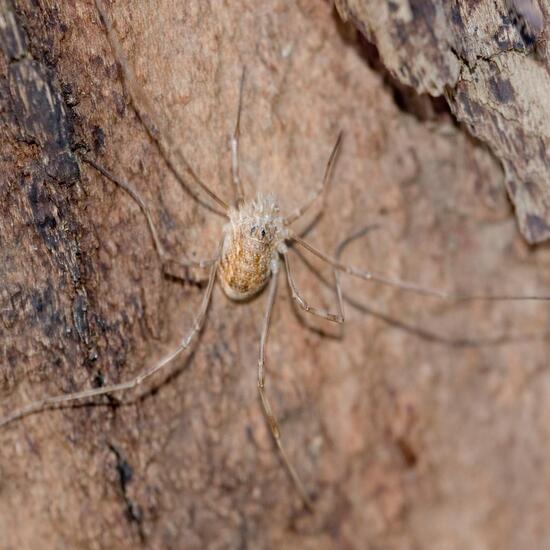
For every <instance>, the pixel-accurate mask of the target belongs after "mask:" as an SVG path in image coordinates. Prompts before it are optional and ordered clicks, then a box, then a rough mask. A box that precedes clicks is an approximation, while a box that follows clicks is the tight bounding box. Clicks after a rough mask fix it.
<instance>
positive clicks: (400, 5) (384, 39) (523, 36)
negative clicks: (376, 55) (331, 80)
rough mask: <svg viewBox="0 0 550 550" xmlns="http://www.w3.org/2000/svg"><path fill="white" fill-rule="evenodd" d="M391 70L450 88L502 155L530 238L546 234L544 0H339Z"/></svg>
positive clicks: (434, 87)
mask: <svg viewBox="0 0 550 550" xmlns="http://www.w3.org/2000/svg"><path fill="white" fill-rule="evenodd" d="M336 5H337V7H338V9H339V11H340V13H341V14H342V16H343V17H344V18H345V19H350V20H351V21H353V22H354V23H355V25H356V26H357V27H358V28H359V29H360V30H361V31H362V32H363V33H364V34H365V36H367V37H368V39H369V40H371V41H372V42H373V43H374V44H376V46H377V48H378V50H379V52H380V56H381V59H382V62H383V64H384V65H385V66H386V67H387V68H388V69H389V70H390V71H391V73H392V75H393V76H394V77H395V78H396V79H398V80H399V81H400V82H402V83H403V84H406V85H408V86H411V87H412V88H413V89H414V90H415V91H416V92H418V93H423V92H427V93H429V94H432V95H434V96H439V95H443V94H445V96H446V97H447V99H448V102H449V105H450V106H451V109H452V110H453V113H454V114H455V115H456V117H457V118H458V120H460V121H462V122H464V123H465V124H466V125H467V127H468V128H469V130H470V132H471V133H472V134H473V135H474V136H476V137H478V138H480V139H481V140H482V141H484V142H485V143H487V144H488V145H489V146H490V147H491V149H492V151H493V152H494V153H495V154H496V156H497V157H498V158H499V160H500V161H501V162H502V165H503V166H504V169H505V173H506V185H507V189H508V193H509V195H510V197H511V199H512V201H513V203H514V205H515V208H516V215H517V219H518V222H519V225H520V229H521V231H522V233H523V235H524V237H525V238H526V239H527V240H528V241H529V242H531V243H536V242H542V241H544V240H546V239H548V238H549V237H550V184H549V183H548V182H549V181H550V163H549V162H548V152H547V150H548V145H549V143H550V130H549V128H550V94H548V89H549V88H550V71H549V68H550V65H549V60H550V57H549V55H548V52H549V49H548V48H549V45H548V41H547V32H548V30H547V27H548V25H547V24H545V22H546V19H547V18H548V14H550V3H548V2H547V1H546V0H497V1H493V0H482V1H480V2H468V1H466V0H464V1H461V0H457V1H453V2H448V1H445V0H411V1H409V0H391V1H389V0H388V1H387V2H386V1H384V2H379V1H378V0H337V1H336Z"/></svg>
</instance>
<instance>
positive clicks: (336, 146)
mask: <svg viewBox="0 0 550 550" xmlns="http://www.w3.org/2000/svg"><path fill="white" fill-rule="evenodd" d="M342 135H343V134H342V132H340V133H339V134H338V138H337V139H336V143H335V144H334V147H333V149H332V152H331V153H330V157H329V159H328V162H327V166H326V168H325V175H324V176H323V181H322V182H321V184H320V185H318V186H317V188H316V189H315V190H314V191H313V193H312V194H311V197H310V198H309V200H308V201H307V202H306V203H305V204H303V205H302V206H300V208H298V209H296V210H295V211H294V212H293V213H292V214H290V216H288V217H287V218H285V225H290V224H292V223H293V222H295V221H296V220H297V219H299V218H300V217H302V216H303V215H304V214H305V213H306V212H307V210H309V208H310V207H311V206H312V205H313V204H314V203H315V201H316V200H317V199H318V198H319V196H320V195H323V205H322V209H324V207H325V197H326V191H327V188H328V183H329V181H330V176H331V174H332V168H333V167H334V161H335V160H336V155H337V153H338V149H339V148H340V144H341V143H342Z"/></svg>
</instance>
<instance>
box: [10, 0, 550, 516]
mask: <svg viewBox="0 0 550 550" xmlns="http://www.w3.org/2000/svg"><path fill="white" fill-rule="evenodd" d="M96 7H97V9H98V11H99V13H100V15H101V18H102V20H103V23H104V25H105V28H106V31H107V36H108V38H109V41H110V44H111V47H112V49H113V51H114V54H115V56H116V58H117V61H118V63H119V65H120V67H121V72H122V79H123V83H124V86H125V88H126V91H127V93H128V95H129V97H130V98H131V101H132V103H133V106H134V109H135V110H136V113H137V115H138V116H139V118H140V119H141V121H142V123H143V124H144V126H145V128H146V130H147V132H148V133H149V135H150V137H151V138H152V140H153V142H154V143H155V144H156V145H157V147H158V149H159V152H160V154H161V155H162V157H163V159H164V160H165V162H166V164H167V166H168V168H169V169H170V171H171V172H172V173H173V174H174V176H175V177H176V178H177V180H178V181H179V182H180V183H181V184H182V185H184V186H185V187H186V188H187V189H189V185H188V180H191V181H192V182H193V183H194V184H195V186H196V187H197V188H198V189H200V190H201V191H202V193H203V194H204V195H205V196H206V197H208V200H209V201H210V202H209V207H210V209H211V210H215V211H217V212H218V213H220V214H222V215H223V216H225V217H226V218H227V220H228V221H227V224H226V225H225V228H224V231H223V236H222V238H221V241H220V243H219V246H218V249H217V252H216V254H215V255H214V257H213V258H210V259H206V260H203V261H190V260H181V259H175V258H173V257H171V256H170V255H169V254H168V253H167V252H166V251H165V249H164V247H163V245H162V243H161V240H160V238H159V236H158V232H157V229H156V227H155V225H154V223H153V219H152V216H151V213H150V211H149V207H148V206H147V204H146V203H145V201H144V200H143V199H142V198H141V196H140V195H139V194H138V193H137V191H135V190H134V188H133V187H132V186H131V185H130V184H129V183H127V182H126V181H124V180H122V179H120V178H119V177H117V176H115V175H114V174H112V173H111V172H110V171H108V170H106V169H105V168H103V167H102V166H100V165H99V164H98V163H96V162H95V161H94V160H93V159H91V158H89V157H88V156H85V155H83V159H84V161H85V162H87V163H88V164H90V165H91V166H93V167H94V168H95V169H96V170H98V171H99V172H100V173H101V174H102V175H103V176H105V177H106V178H107V179H109V180H110V181H112V182H113V183H115V184H116V185H118V186H120V187H121V188H122V189H124V191H125V192H126V193H128V194H129V195H130V196H131V197H132V199H133V200H135V201H136V203H137V204H138V205H139V207H140V209H141V211H142V212H143V214H144V216H145V218H146V220H147V224H148V226H149V230H150V233H151V236H152V239H153V243H154V246H155V248H156V251H157V253H158V256H159V258H160V261H161V263H162V265H163V266H166V265H167V264H169V263H171V262H175V263H177V264H179V265H182V266H185V267H199V268H204V269H208V270H209V275H208V283H207V285H206V290H205V292H204V296H203V298H202V303H201V305H200V308H199V311H198V313H197V314H196V316H195V319H194V322H193V326H192V328H191V330H190V332H189V333H188V334H187V335H186V336H185V337H184V338H183V339H182V340H181V341H180V343H179V345H178V346H177V347H176V348H175V349H174V350H173V351H172V352H171V353H169V354H167V355H166V356H165V357H163V358H162V359H161V360H160V361H158V362H157V363H156V364H154V365H152V366H150V367H149V368H147V369H146V370H144V371H143V372H141V373H140V374H138V375H137V376H136V377H135V378H133V379H131V380H129V381H126V382H121V383H119V384H113V385H109V386H104V387H100V388H93V389H88V390H83V391H80V392H76V393H71V394H65V395H55V396H48V397H45V398H43V399H39V400H37V401H34V402H32V403H30V404H29V405H27V406H26V407H23V408H21V409H19V410H16V411H14V412H12V413H11V414H9V415H8V416H6V417H4V418H2V419H0V427H2V426H6V425H7V424H9V423H11V422H13V421H15V420H17V419H20V418H22V417H24V416H27V415H29V414H32V413H36V412H38V411H41V410H44V409H47V408H52V407H55V406H57V405H60V404H62V403H67V402H70V401H76V400H81V399H86V398H91V397H95V396H99V395H104V394H109V393H115V392H122V391H124V390H130V389H132V388H135V387H136V386H138V385H139V384H141V383H142V382H143V381H144V380H145V379H147V378H149V377H150V376H152V375H153V374H155V373H156V372H158V371H159V370H161V369H162V368H163V367H164V366H165V365H167V364H168V363H169V362H170V361H171V360H172V359H174V358H175V357H176V356H177V355H178V354H179V353H181V352H182V351H183V350H185V349H186V348H187V347H188V346H189V344H190V343H191V341H192V340H193V338H194V337H195V336H196V335H197V333H198V332H199V331H200V330H201V329H202V326H203V324H204V321H205V318H206V314H207V311H208V306H209V303H210V299H211V296H212V290H213V288H214V284H215V281H216V279H218V280H219V281H220V283H221V286H222V288H223V290H224V292H225V294H226V295H227V296H228V297H229V298H230V299H231V300H236V301H239V300H245V299H249V298H251V297H253V296H255V295H256V294H259V293H260V292H261V291H262V290H263V289H264V288H265V287H266V286H267V287H268V291H267V292H268V296H267V307H266V310H265V315H264V320H263V326H262V330H261V337H260V350H259V360H258V370H257V378H258V391H259V395H260V400H261V403H262V406H263V410H264V413H265V416H266V418H267V422H268V424H269V427H270V429H271V433H272V435H273V438H274V440H275V443H276V444H277V447H278V449H279V452H280V455H281V457H282V460H283V462H284V464H285V466H286V468H287V469H288V472H289V474H290V476H291V478H292V480H293V482H294V484H295V486H296V488H297V490H298V492H299V493H300V495H301V497H302V499H303V501H304V503H305V504H306V505H307V506H308V507H311V499H310V496H309V494H308V492H307V491H306V489H305V487H304V485H303V483H302V482H301V480H300V477H299V476H298V473H297V471H296V469H295V468H294V466H293V465H292V463H291V462H290V460H289V459H288V457H287V454H286V452H285V448H284V446H283V443H282V440H281V432H280V428H279V424H278V422H277V420H276V418H275V416H274V414H273V411H272V408H271V405H270V402H269V399H268V397H267V395H266V391H265V388H266V385H265V383H266V377H265V371H264V363H265V348H266V341H267V336H268V331H269V324H270V317H271V311H272V309H273V304H274V302H275V298H276V293H277V280H278V278H279V273H280V271H282V270H284V271H285V274H286V277H287V281H288V285H289V288H290V291H291V295H292V298H293V300H294V301H295V302H296V304H297V305H298V306H299V307H300V308H302V309H303V310H305V311H306V312H309V313H311V314H313V315H316V316H318V317H321V318H323V319H327V320H329V321H333V322H335V323H343V322H344V309H343V300H342V292H341V289H340V283H339V273H340V272H343V273H346V274H348V275H352V276H355V277H359V278H361V279H365V280H372V281H376V282H378V283H382V284H386V285H391V286H394V287H397V288H400V289H404V290H407V291H412V292H417V293H421V294H425V295H431V296H435V297H438V298H443V299H450V300H456V301H459V300H460V301H463V300H549V299H550V298H549V297H544V296H511V295H493V296H481V295H457V294H453V293H449V292H445V291H441V290H435V289H433V288H426V287H423V286H420V285H417V284H415V283H411V282H407V281H403V280H399V279H394V278H389V277H385V276H383V275H378V274H375V273H372V272H369V271H365V270H359V269H357V268H355V267H352V266H348V265H344V264H342V263H341V262H340V261H339V259H338V254H336V256H335V257H332V256H330V255H328V254H325V253H324V252H321V251H320V250H318V249H316V248H315V247H313V246H312V245H310V244H308V243H307V242H306V241H305V240H303V239H302V238H301V237H300V235H299V234H297V233H295V232H294V231H293V229H292V225H293V223H294V222H296V221H297V220H298V219H300V218H301V217H302V215H303V214H304V213H305V212H306V211H308V210H309V209H310V208H311V207H312V206H313V205H314V204H316V203H317V202H318V201H321V207H320V208H321V209H322V208H323V207H324V201H325V194H326V189H327V186H328V184H329V180H330V177H331V172H332V168H333V165H334V162H335V159H336V156H337V153H338V149H339V147H340V144H341V142H342V135H341V134H340V135H339V136H338V138H337V140H336V144H335V145H334V148H333V150H332V152H331V154H330V157H329V159H328V162H327V166H326V169H325V173H324V178H323V180H322V182H320V184H319V185H318V186H316V188H315V189H314V191H313V192H312V193H311V195H310V197H309V198H308V200H307V201H306V202H305V203H304V204H303V205H302V206H300V207H299V208H297V209H296V210H295V211H294V212H292V213H291V214H289V215H287V216H283V215H282V214H281V213H280V212H279V208H278V205H277V201H276V200H275V198H274V197H273V196H271V195H268V196H261V195H258V197H257V198H256V199H254V200H249V199H247V198H246V197H245V196H244V193H243V188H242V185H241V180H240V177H239V125H240V118H241V110H242V96H243V86H244V80H245V78H244V77H245V72H244V70H243V74H242V78H241V82H240V91H239V104H238V109H237V117H236V118H237V120H236V125H235V129H234V132H233V136H232V139H231V160H232V183H233V188H234V189H233V190H234V202H233V204H231V205H228V204H226V202H225V201H223V200H222V199H221V198H220V197H218V196H217V195H216V194H215V193H214V192H213V191H212V190H211V189H210V188H209V187H208V186H207V185H206V184H205V183H204V182H202V181H201V180H200V179H199V177H198V176H197V175H196V173H195V171H194V170H193V169H192V168H191V166H190V165H189V164H188V163H187V161H186V160H185V158H184V156H183V153H182V152H181V150H180V149H178V148H176V147H175V146H174V144H173V143H172V141H171V140H170V137H169V133H168V132H166V131H165V130H166V128H164V127H163V126H159V122H160V119H159V118H158V117H154V109H153V107H152V105H151V104H150V102H149V100H148V98H147V97H146V96H145V94H143V93H142V92H141V91H140V89H139V87H138V86H137V83H136V80H135V77H134V74H133V72H132V70H131V69H130V66H129V64H128V62H127V60H126V57H125V55H124V53H123V51H122V48H121V45H120V43H119V41H118V39H117V37H116V35H115V33H114V30H113V28H112V26H111V23H110V19H109V17H108V16H107V13H106V12H105V9H104V7H103V4H102V2H101V0H96ZM175 159H177V161H178V164H176V163H175ZM179 167H182V168H183V172H184V173H182V171H180V170H179ZM193 195H194V196H195V198H196V199H197V200H198V201H199V202H201V204H204V200H203V199H202V198H201V197H200V196H199V195H198V193H194V192H193ZM213 205H214V206H213ZM294 245H298V246H301V247H303V248H305V249H306V250H308V251H309V252H310V253H312V254H314V255H315V256H317V257H318V258H320V259H321V260H323V261H325V262H326V263H328V264H329V265H330V266H332V268H333V270H334V279H335V289H336V290H335V292H336V297H337V304H338V306H337V310H338V311H337V313H331V312H329V311H327V310H324V309H318V308H316V307H314V306H312V305H310V304H309V303H307V302H306V301H305V300H304V298H303V297H302V296H301V294H300V292H299V290H298V288H297V286H296V284H295V282H294V279H293V277H292V272H291V270H290V260H289V256H288V251H289V248H290V247H292V246H294Z"/></svg>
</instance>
